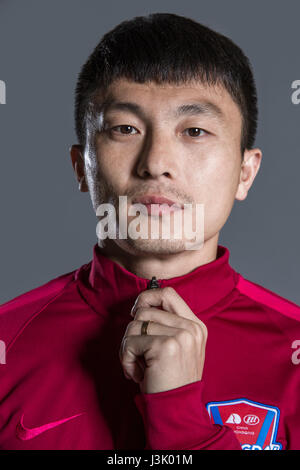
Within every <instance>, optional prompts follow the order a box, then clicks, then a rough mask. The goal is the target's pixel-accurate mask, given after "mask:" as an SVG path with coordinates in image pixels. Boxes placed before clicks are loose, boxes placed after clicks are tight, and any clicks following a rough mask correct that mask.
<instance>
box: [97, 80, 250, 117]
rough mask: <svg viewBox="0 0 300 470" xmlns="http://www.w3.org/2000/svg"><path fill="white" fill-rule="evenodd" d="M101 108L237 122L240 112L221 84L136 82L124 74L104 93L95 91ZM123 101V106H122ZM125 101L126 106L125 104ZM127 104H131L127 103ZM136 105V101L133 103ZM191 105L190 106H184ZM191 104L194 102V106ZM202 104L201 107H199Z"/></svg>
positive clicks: (149, 114)
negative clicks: (201, 115) (123, 76)
mask: <svg viewBox="0 0 300 470" xmlns="http://www.w3.org/2000/svg"><path fill="white" fill-rule="evenodd" d="M94 102H95V103H96V104H98V105H99V107H101V108H102V110H107V111H108V110H118V111H133V112H134V110H135V109H136V110H138V109H140V110H141V112H142V114H144V115H146V114H147V116H148V117H149V116H150V117H151V114H153V115H155V116H163V117H166V118H167V117H170V118H171V117H174V118H175V117H178V116H179V115H180V110H183V108H185V110H184V111H183V112H182V114H184V113H185V114H188V113H189V111H190V114H193V111H195V113H194V114H197V105H198V111H200V112H199V114H201V109H202V110H204V113H203V114H204V115H205V114H206V115H207V116H210V117H215V118H218V119H219V121H220V123H221V122H222V123H223V124H225V125H226V124H233V125H238V126H240V124H241V118H242V116H241V112H240V109H239V107H238V105H237V104H236V103H235V102H234V101H233V99H232V97H231V96H230V94H229V93H228V91H227V90H226V89H225V87H224V86H222V85H214V86H212V85H207V84H204V83H202V82H199V81H193V82H192V81H191V82H188V83H184V84H170V83H163V84H157V83H155V82H147V83H137V82H134V81H131V80H127V79H125V78H121V79H118V80H115V81H114V82H112V83H111V84H110V86H109V87H108V88H107V90H106V91H105V93H103V92H102V93H101V92H100V93H99V94H97V97H96V99H95V101H94ZM124 103H125V106H124ZM126 104H127V105H128V104H129V106H126ZM130 104H132V105H133V106H131V107H130ZM135 105H137V106H136V107H135ZM190 105H192V106H191V107H190V108H189V110H188V109H187V107H186V106H190ZM193 105H195V106H194V107H193ZM201 107H202V108H201Z"/></svg>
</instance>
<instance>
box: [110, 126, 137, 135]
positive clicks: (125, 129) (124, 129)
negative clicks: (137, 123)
mask: <svg viewBox="0 0 300 470" xmlns="http://www.w3.org/2000/svg"><path fill="white" fill-rule="evenodd" d="M132 130H134V131H135V132H131V131H132ZM111 131H113V132H117V133H119V134H123V135H133V134H137V130H136V128H135V127H133V126H129V125H127V124H122V125H120V126H115V127H112V128H111Z"/></svg>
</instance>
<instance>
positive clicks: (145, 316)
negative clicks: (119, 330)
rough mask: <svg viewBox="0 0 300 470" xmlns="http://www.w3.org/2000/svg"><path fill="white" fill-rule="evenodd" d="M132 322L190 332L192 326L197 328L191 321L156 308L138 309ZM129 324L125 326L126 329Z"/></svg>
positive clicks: (192, 329) (192, 328)
mask: <svg viewBox="0 0 300 470" xmlns="http://www.w3.org/2000/svg"><path fill="white" fill-rule="evenodd" d="M134 320H136V321H148V320H150V321H153V322H156V323H160V324H162V325H165V326H171V327H173V328H185V329H188V330H191V331H194V326H195V325H197V327H198V328H199V324H198V323H195V322H193V323H191V320H188V321H187V319H186V318H184V317H180V316H178V315H174V313H170V312H167V311H164V310H160V309H158V308H156V307H150V308H147V307H138V308H137V310H136V313H135V315H134ZM129 325H130V323H129V324H128V325H127V327H128V326H129Z"/></svg>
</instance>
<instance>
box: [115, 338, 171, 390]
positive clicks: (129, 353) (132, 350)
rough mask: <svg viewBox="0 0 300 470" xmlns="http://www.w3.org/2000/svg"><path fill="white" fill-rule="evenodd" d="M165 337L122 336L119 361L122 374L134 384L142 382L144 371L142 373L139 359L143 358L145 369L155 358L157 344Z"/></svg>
mask: <svg viewBox="0 0 300 470" xmlns="http://www.w3.org/2000/svg"><path fill="white" fill-rule="evenodd" d="M165 338H166V337H165V336H148V335H146V336H140V335H138V336H124V338H123V340H122V344H121V350H120V361H121V364H122V367H123V369H124V373H125V374H127V375H128V376H129V377H131V378H132V379H133V380H134V381H135V382H140V381H141V380H143V377H144V371H142V366H141V361H140V360H141V357H140V356H144V364H145V367H147V366H148V365H149V363H150V362H151V360H153V359H154V358H155V357H156V354H157V353H156V351H157V350H158V349H159V347H158V346H157V344H158V343H159V344H161V341H162V340H163V339H165Z"/></svg>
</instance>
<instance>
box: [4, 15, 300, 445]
mask: <svg viewBox="0 0 300 470" xmlns="http://www.w3.org/2000/svg"><path fill="white" fill-rule="evenodd" d="M75 119H76V132H77V136H78V141H79V143H78V144H76V145H73V146H72V148H71V151H70V153H71V160H72V165H73V168H74V170H75V173H76V177H77V179H78V181H79V189H80V190H81V191H82V192H87V191H89V192H90V196H91V200H92V204H93V207H94V209H95V212H96V215H97V216H99V224H100V226H99V227H100V229H99V232H97V233H102V234H103V231H102V232H101V230H102V228H103V226H102V225H101V222H103V220H104V219H103V216H104V213H103V212H101V211H99V212H98V209H99V208H100V209H101V208H102V209H103V205H104V204H110V207H113V208H114V209H115V213H116V215H117V222H116V226H117V228H120V225H121V222H120V215H121V209H120V208H119V206H118V203H119V196H122V197H125V196H126V198H127V199H126V204H127V205H126V206H125V209H126V212H125V215H126V217H125V218H126V223H128V226H127V228H126V235H127V236H124V237H123V236H120V234H121V231H119V232H118V236H117V237H113V236H110V237H106V238H105V237H98V238H99V240H98V242H97V244H96V245H95V246H94V251H93V259H92V261H91V262H89V263H87V264H85V265H83V266H81V267H80V268H79V269H77V270H75V271H72V272H69V273H67V274H63V275H61V276H59V277H57V278H55V279H53V280H51V281H49V282H48V283H46V284H45V285H42V286H40V287H38V288H36V289H33V290H31V291H29V292H27V293H24V294H23V295H21V296H19V297H17V298H15V299H13V300H11V301H9V302H7V303H6V304H4V305H3V306H2V307H1V315H0V332H1V335H0V336H1V340H2V341H3V342H4V343H5V345H6V361H5V364H2V365H1V366H0V367H1V369H0V373H1V387H0V403H1V404H0V416H1V420H0V448H2V449H237V450H238V449H242V448H243V449H274V450H277V449H296V448H300V426H299V424H298V422H299V417H300V408H299V400H298V398H297V395H298V394H297V390H299V385H300V377H299V370H298V368H297V365H296V363H295V361H292V360H291V356H292V353H293V352H296V351H294V350H293V349H292V344H293V341H294V340H297V339H298V338H300V327H299V319H300V308H299V307H298V306H297V305H295V304H293V303H292V302H290V301H288V300H285V299H283V298H282V297H280V296H278V295H277V294H275V293H273V292H271V291H269V290H267V289H265V288H263V287H261V286H259V285H257V284H255V283H253V282H251V281H248V280H246V279H244V278H243V277H242V276H241V275H240V274H238V273H237V272H236V271H234V269H233V268H232V267H231V266H230V264H229V251H228V249H227V248H226V247H223V246H221V245H218V238H219V233H220V230H221V229H222V227H223V226H224V224H225V222H226V220H227V219H228V217H229V214H230V212H231V209H232V206H233V204H234V201H235V200H240V201H242V200H244V199H245V198H246V197H247V194H248V191H249V189H250V187H251V185H252V184H253V181H254V179H255V176H256V175H257V172H258V170H259V167H260V163H261V158H262V153H261V151H260V149H258V148H253V144H254V139H255V132H256V122H257V105H256V90H255V83H254V79H253V76H252V72H251V68H250V64H249V62H248V59H247V58H246V57H245V55H244V54H243V52H242V51H241V50H240V49H239V48H238V47H237V46H236V45H235V44H233V43H232V42H231V41H230V40H229V39H228V38H226V37H224V36H222V35H220V34H218V33H216V32H214V31H212V30H210V29H209V28H207V27H205V26H203V25H200V24H198V23H196V22H195V21H193V20H191V19H188V18H184V17H181V16H177V15H173V14H152V15H149V16H147V17H137V18H134V19H133V20H131V21H124V22H123V23H121V24H120V25H118V26H117V27H116V28H114V29H113V30H112V31H110V32H108V33H107V34H106V35H105V36H104V37H103V38H102V40H101V42H100V43H99V44H98V46H97V47H96V48H95V50H94V51H93V53H92V54H91V56H90V57H89V59H88V61H87V62H86V63H85V64H84V66H83V68H82V70H81V73H80V75H79V78H78V83H77V87H76V109H75ZM163 203H165V204H166V205H165V206H163V205H162V204H163ZM135 204H142V205H143V206H144V207H146V211H145V212H143V211H142V212H141V214H140V218H139V222H140V227H141V226H142V225H143V227H144V229H145V228H149V227H150V226H151V225H152V222H154V221H155V220H156V221H159V222H161V223H162V221H163V220H167V219H166V218H164V217H165V216H166V214H167V215H169V216H170V219H172V220H173V222H174V225H173V226H172V227H173V229H172V233H170V237H169V238H163V237H162V236H161V232H160V236H159V237H156V238H155V237H150V236H148V237H145V238H142V237H135V236H129V235H128V234H129V229H128V227H129V223H131V222H132V221H134V219H133V217H132V216H133V213H132V212H130V209H131V208H132V207H133V206H134V205H135ZM197 204H198V205H199V206H200V208H201V207H202V208H204V225H203V224H202V225H201V224H200V228H199V227H198V230H199V232H201V230H203V232H202V236H201V237H200V238H199V239H197V240H196V241H197V243H198V244H197V243H194V245H193V242H191V243H190V244H188V243H187V237H186V236H185V233H184V234H182V237H181V238H175V237H172V235H174V231H175V228H174V227H175V226H176V223H175V222H176V221H175V215H176V214H177V215H178V214H180V213H183V212H184V211H185V210H186V207H187V206H189V205H190V207H192V209H193V211H194V212H193V214H194V215H197V214H196V207H197ZM105 207H107V206H105ZM170 219H169V220H170ZM178 220H179V225H177V228H178V227H180V224H181V223H182V220H183V219H177V221H178ZM99 227H98V228H99ZM111 233H112V232H111ZM199 240H200V244H199ZM296 362H297V361H296Z"/></svg>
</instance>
